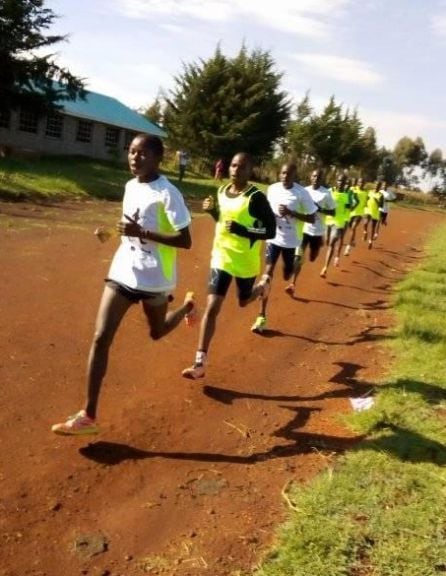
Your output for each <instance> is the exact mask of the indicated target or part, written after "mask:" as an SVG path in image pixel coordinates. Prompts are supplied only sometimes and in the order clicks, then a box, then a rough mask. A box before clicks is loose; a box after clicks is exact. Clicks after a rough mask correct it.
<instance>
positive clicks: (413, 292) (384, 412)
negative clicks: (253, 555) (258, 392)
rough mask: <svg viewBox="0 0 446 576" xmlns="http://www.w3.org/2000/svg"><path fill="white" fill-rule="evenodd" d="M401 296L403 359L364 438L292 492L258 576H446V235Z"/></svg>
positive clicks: (398, 344) (396, 338)
mask: <svg viewBox="0 0 446 576" xmlns="http://www.w3.org/2000/svg"><path fill="white" fill-rule="evenodd" d="M427 250H428V256H427V258H426V260H425V261H424V262H423V264H421V265H420V266H419V267H418V268H417V269H416V270H414V271H413V272H411V273H410V274H409V275H408V276H407V277H406V279H405V280H403V281H402V282H401V283H400V284H399V286H398V287H397V290H396V292H395V296H394V300H395V309H396V314H397V320H398V322H397V326H396V328H395V329H394V331H393V334H392V336H393V338H391V339H389V344H388V345H389V346H391V348H392V352H393V353H394V354H395V355H396V361H395V364H394V366H393V367H392V369H391V372H390V374H388V375H387V376H386V377H385V379H384V380H383V381H382V382H380V383H379V385H377V387H376V395H375V406H374V407H373V408H372V409H370V410H368V411H365V412H361V413H355V414H350V415H348V416H347V417H346V418H345V420H346V421H347V422H348V423H349V424H350V425H351V426H352V427H353V429H354V430H356V431H357V432H358V433H359V434H361V435H363V436H364V439H363V440H362V441H361V442H360V443H358V445H357V446H356V447H355V448H354V449H353V450H351V451H350V452H348V453H346V454H345V455H344V456H342V457H340V458H338V460H337V461H336V464H335V466H334V467H333V469H330V470H328V471H327V472H325V473H324V474H321V475H320V476H318V477H317V478H316V479H315V480H314V481H312V482H311V483H309V484H308V485H306V486H301V485H293V486H292V487H291V489H290V490H289V492H288V493H287V501H288V502H289V505H290V506H291V507H292V512H291V514H290V517H289V520H288V522H287V523H286V525H285V526H283V527H282V528H281V530H280V532H279V534H278V536H277V543H276V545H275V547H274V549H273V550H272V551H271V552H270V553H269V554H268V556H267V557H266V558H265V560H264V562H263V563H262V566H261V567H260V568H259V569H258V570H257V571H256V572H255V574H256V576H279V575H280V576H438V575H439V574H443V573H445V572H446V522H445V520H444V516H443V511H444V509H445V506H446V467H445V465H446V448H445V446H446V426H445V425H446V381H445V377H444V376H445V358H446V320H445V318H446V315H445V312H446V283H445V278H444V274H445V272H446V228H441V229H439V230H438V231H437V232H436V233H435V234H434V235H433V236H432V238H431V241H430V243H429V246H428V247H427Z"/></svg>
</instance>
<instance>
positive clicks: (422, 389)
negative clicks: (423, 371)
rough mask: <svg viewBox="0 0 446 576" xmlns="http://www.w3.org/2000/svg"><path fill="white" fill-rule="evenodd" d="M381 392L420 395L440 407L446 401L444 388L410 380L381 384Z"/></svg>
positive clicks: (403, 379) (401, 379) (400, 379)
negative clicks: (391, 391) (393, 391)
mask: <svg viewBox="0 0 446 576" xmlns="http://www.w3.org/2000/svg"><path fill="white" fill-rule="evenodd" d="M380 390H397V391H398V392H401V393H402V394H418V395H420V396H422V397H423V399H424V400H425V401H426V402H428V403H429V404H432V405H438V404H439V403H440V402H443V401H445V400H446V390H445V389H444V388H441V387H440V386H435V385H434V384H428V383H427V382H422V381H420V380H411V379H409V378H398V380H396V381H395V382H391V383H389V384H381V386H380Z"/></svg>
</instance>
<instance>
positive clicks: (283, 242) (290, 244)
mask: <svg viewBox="0 0 446 576" xmlns="http://www.w3.org/2000/svg"><path fill="white" fill-rule="evenodd" d="M266 196H267V198H268V202H269V203H270V206H271V208H272V210H273V212H274V215H275V217H276V235H275V237H274V238H272V239H271V240H267V242H271V243H272V244H275V245H276V246H281V247H282V248H297V247H298V246H300V243H301V239H300V238H299V234H298V227H297V222H298V220H296V218H293V217H291V216H279V205H280V204H284V205H285V206H286V207H287V208H288V209H289V210H292V211H293V212H298V213H299V214H314V213H315V212H316V210H317V206H315V204H314V202H313V200H312V199H311V196H310V195H309V194H308V192H307V191H306V190H305V188H304V187H303V186H301V185H300V184H297V183H296V182H295V183H294V184H293V186H292V187H291V188H289V189H288V188H285V187H284V185H283V184H282V182H276V183H275V184H271V186H269V187H268V190H267V192H266Z"/></svg>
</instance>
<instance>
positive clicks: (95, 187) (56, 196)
mask: <svg viewBox="0 0 446 576" xmlns="http://www.w3.org/2000/svg"><path fill="white" fill-rule="evenodd" d="M162 172H163V173H164V174H165V175H166V176H167V177H168V178H169V179H171V181H172V182H173V184H176V185H178V187H179V188H180V189H181V191H182V192H183V194H184V196H185V197H186V198H190V199H195V198H196V199H200V198H204V197H206V196H207V195H209V194H211V193H213V192H214V191H215V190H216V187H217V185H218V184H217V182H216V181H215V180H213V179H211V178H204V177H202V176H200V175H199V174H196V173H193V172H188V173H187V175H186V178H185V179H184V180H183V182H182V183H181V184H179V183H178V179H177V173H176V171H175V170H172V169H171V168H170V167H169V165H166V166H162ZM130 178H131V175H130V173H129V171H128V169H127V166H126V165H125V164H124V163H123V164H122V165H121V164H116V163H112V162H105V161H98V160H92V159H89V158H83V157H77V156H44V157H42V158H29V159H25V158H2V159H0V199H3V200H11V201H16V200H31V201H45V200H46V201H48V200H51V201H59V200H79V199H81V200H82V199H83V200H87V199H102V200H120V199H121V198H122V193H123V190H124V185H125V183H126V182H127V180H129V179H130Z"/></svg>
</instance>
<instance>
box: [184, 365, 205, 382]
mask: <svg viewBox="0 0 446 576" xmlns="http://www.w3.org/2000/svg"><path fill="white" fill-rule="evenodd" d="M181 374H182V376H183V378H189V379H190V380H197V379H198V378H203V376H204V375H205V374H206V369H205V367H204V364H199V363H197V362H194V364H192V366H189V368H185V369H184V370H183V371H182V372H181Z"/></svg>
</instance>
